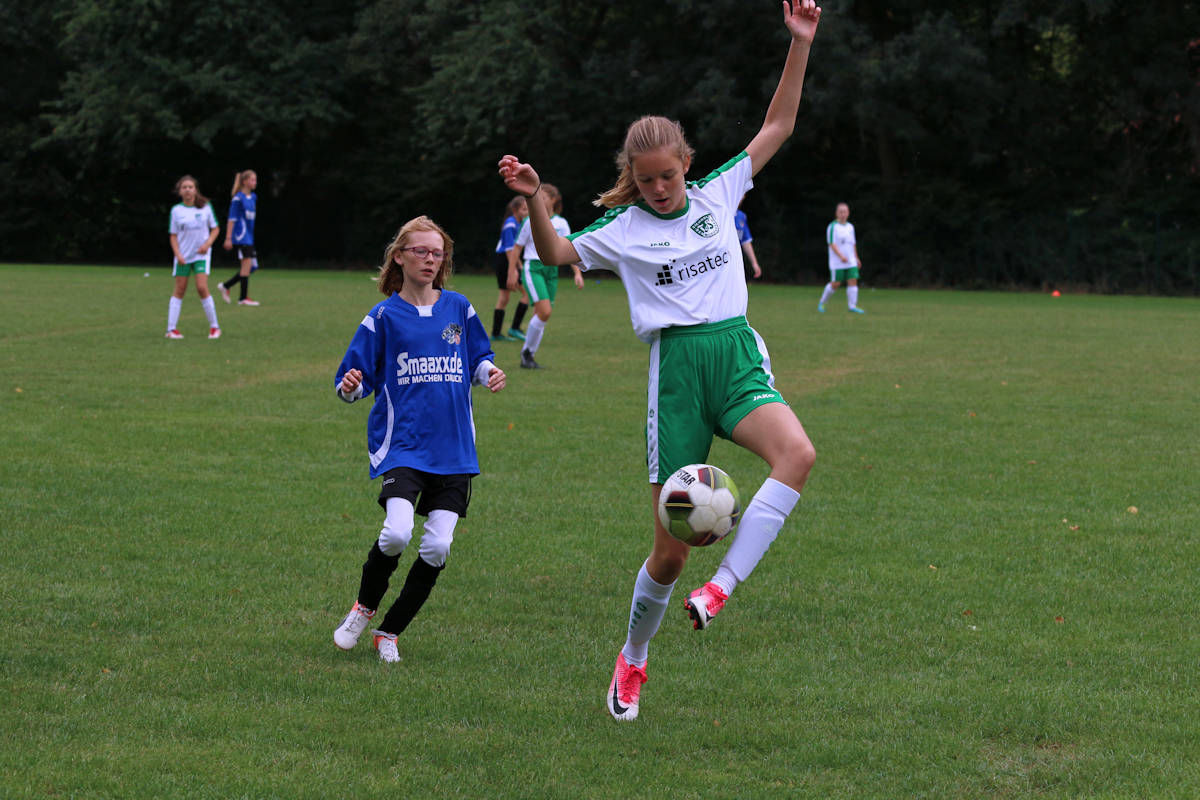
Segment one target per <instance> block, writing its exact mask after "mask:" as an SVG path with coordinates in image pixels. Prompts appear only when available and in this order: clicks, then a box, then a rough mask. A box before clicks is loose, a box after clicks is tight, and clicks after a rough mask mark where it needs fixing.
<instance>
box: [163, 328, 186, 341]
mask: <svg viewBox="0 0 1200 800" xmlns="http://www.w3.org/2000/svg"><path fill="white" fill-rule="evenodd" d="M167 338H168V339H182V338H183V334H182V333H180V332H179V329H178V328H172V329H171V330H169V331H167Z"/></svg>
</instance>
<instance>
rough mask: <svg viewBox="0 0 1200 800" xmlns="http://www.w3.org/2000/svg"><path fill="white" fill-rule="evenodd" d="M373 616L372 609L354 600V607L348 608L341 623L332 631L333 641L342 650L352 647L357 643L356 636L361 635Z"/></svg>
mask: <svg viewBox="0 0 1200 800" xmlns="http://www.w3.org/2000/svg"><path fill="white" fill-rule="evenodd" d="M374 616H375V612H374V611H372V610H370V609H369V608H363V606H362V605H360V604H359V603H357V602H355V604H354V608H352V609H350V613H349V614H347V615H346V618H345V619H344V620H342V624H341V625H339V626H338V628H337V630H336V631H334V632H333V643H334V644H336V645H337V646H338V647H340V648H342V649H343V650H350V649H352V648H353V647H354V645H356V644H358V637H360V636H362V632H363V631H365V630H366V629H367V626H368V625H370V624H371V618H372V617H374Z"/></svg>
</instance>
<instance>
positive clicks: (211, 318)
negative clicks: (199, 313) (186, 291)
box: [200, 294, 221, 328]
mask: <svg viewBox="0 0 1200 800" xmlns="http://www.w3.org/2000/svg"><path fill="white" fill-rule="evenodd" d="M200 307H201V308H203V309H204V316H206V317H208V327H210V328H219V327H221V326H220V325H218V324H217V304H216V303H214V302H213V296H212V295H211V294H210V295H209V296H208V297H206V298H204V299H203V300H201V301H200Z"/></svg>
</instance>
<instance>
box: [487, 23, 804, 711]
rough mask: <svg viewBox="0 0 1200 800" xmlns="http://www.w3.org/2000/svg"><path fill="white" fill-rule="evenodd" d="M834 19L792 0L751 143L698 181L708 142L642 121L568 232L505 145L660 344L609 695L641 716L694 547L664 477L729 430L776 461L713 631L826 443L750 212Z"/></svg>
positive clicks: (538, 213) (516, 179)
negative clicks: (755, 300) (742, 223)
mask: <svg viewBox="0 0 1200 800" xmlns="http://www.w3.org/2000/svg"><path fill="white" fill-rule="evenodd" d="M820 17H821V9H820V8H818V7H817V6H816V5H815V4H814V3H813V0H785V2H784V3H783V20H784V25H785V26H786V28H787V30H788V33H789V34H790V36H791V45H790V49H789V50H788V55H787V60H786V62H785V63H784V67H783V75H782V77H781V78H780V81H779V85H778V87H777V88H776V90H775V95H774V97H773V98H772V99H771V103H770V106H769V107H768V108H767V115H766V119H765V120H764V121H763V125H762V127H761V128H760V129H759V131H758V133H757V134H756V135H755V136H754V138H753V139H752V140H751V141H750V143H749V144H748V145H746V149H745V150H743V151H742V152H740V153H738V154H737V155H735V156H734V157H733V158H731V159H730V160H729V161H727V162H726V163H725V164H723V165H722V166H720V167H719V168H717V169H716V170H714V171H713V172H711V173H710V174H708V175H707V176H705V177H704V178H702V179H701V180H698V181H693V182H685V176H686V175H687V172H688V170H689V168H690V167H691V165H692V148H691V147H690V146H689V145H688V143H687V140H686V139H685V138H684V136H683V131H682V129H681V128H680V126H679V124H678V123H676V122H672V121H671V120H668V119H665V118H663V117H643V118H641V119H639V120H637V121H636V122H634V123H633V124H632V125H631V126H630V128H629V130H628V132H627V133H626V136H625V145H624V148H623V149H622V150H621V152H620V154H619V155H618V157H617V166H618V169H619V171H620V174H619V177H618V179H617V183H616V185H615V186H614V187H613V188H612V189H610V190H609V191H607V192H605V193H604V194H603V195H601V196H600V198H599V200H598V201H597V204H598V205H602V206H604V207H607V208H608V209H609V210H608V213H606V214H605V215H604V216H603V217H601V218H600V219H598V220H596V222H594V223H593V224H591V225H590V226H588V227H586V228H584V229H583V230H581V231H579V232H577V233H574V234H571V235H570V236H566V237H564V236H559V235H558V234H557V233H556V232H555V230H554V228H553V226H552V224H551V221H550V215H549V213H548V211H547V209H546V203H545V200H544V199H543V197H542V193H541V192H540V191H539V190H540V188H541V179H540V178H539V176H538V173H537V172H536V171H535V170H534V168H533V167H532V166H530V165H529V164H526V163H522V162H521V161H520V160H518V159H517V157H516V156H513V155H506V156H504V157H503V158H501V159H500V164H499V167H500V175H501V176H502V177H503V178H504V181H505V183H506V184H507V185H508V187H509V188H510V189H512V190H513V191H515V192H519V193H520V194H523V195H525V196H526V197H528V198H529V224H530V225H531V229H532V231H533V238H534V241H535V242H536V244H537V250H538V253H539V254H540V257H541V260H542V261H543V262H544V263H546V264H572V263H575V262H577V261H581V262H582V263H583V268H584V269H608V270H612V271H614V272H616V273H617V274H618V275H619V276H620V277H621V281H622V283H623V284H624V286H625V291H626V293H627V295H628V298H629V312H630V317H631V319H632V321H633V329H634V331H635V332H636V333H637V335H638V337H639V338H641V339H642V340H643V341H646V342H648V343H649V345H650V373H649V384H648V391H647V398H648V402H647V411H646V459H647V463H648V465H649V479H650V498H649V499H650V505H649V507H648V508H647V511H649V512H650V516H651V518H652V519H653V521H654V546H653V548H652V550H651V552H650V556H649V558H647V559H646V561H645V563H644V564H643V565H642V567H641V569H640V570H639V571H638V575H637V579H636V580H635V582H634V588H633V601H632V603H631V607H630V614H629V624H628V628H627V636H626V640H625V644H624V646H623V647H622V649H621V652H620V653H619V654H618V655H617V661H616V667H615V668H614V670H613V676H612V681H611V682H610V683H609V689H608V694H607V697H606V705H607V707H608V711H609V713H610V714H612V716H613V717H614V718H616V719H618V720H632V719H635V718H636V717H637V715H638V708H639V704H640V698H641V687H642V684H643V683H645V681H646V661H647V658H648V647H649V642H650V639H651V638H652V637H653V636H654V634H655V633H656V632H657V630H658V627H659V624H660V623H661V622H662V618H663V615H664V613H665V611H666V608H667V603H668V600H669V599H670V596H671V591H672V589H673V588H674V586H675V580H676V579H677V578H678V577H679V575H680V573H681V572H682V571H683V567H684V564H685V562H686V561H687V557H688V553H689V549H690V548H689V547H688V545H686V544H684V543H683V542H681V541H679V540H678V539H675V538H674V537H672V536H671V535H670V534H669V533H668V532H667V530H666V529H665V528H664V527H663V526H662V523H661V522H659V520H658V516H657V514H655V508H656V507H657V504H658V496H659V493H660V492H661V490H662V483H663V481H664V480H665V479H666V478H667V477H669V476H670V475H671V473H672V472H674V471H675V470H676V469H677V468H679V467H682V466H685V465H687V464H692V463H699V462H704V461H705V460H706V459H707V457H708V452H709V448H710V446H711V444H712V437H713V435H717V436H721V437H722V438H725V439H730V440H732V441H733V442H735V443H737V444H739V445H741V446H742V447H745V448H746V449H748V450H750V451H752V452H754V453H756V454H758V455H759V456H761V457H762V458H763V459H764V460H765V461H766V462H767V463H768V464H769V465H770V468H771V472H770V476H769V477H768V478H767V480H766V481H765V482H764V483H763V485H762V487H761V488H760V489H759V490H758V492H757V493H756V494H755V495H754V498H753V500H752V501H751V502H750V503H749V504H748V505H747V507H746V510H745V512H744V513H743V515H742V518H741V522H740V523H739V527H738V530H737V534H736V536H735V537H734V540H733V543H732V544H731V545H730V547H729V550H728V552H727V554H726V556H725V558H724V560H723V561H722V562H721V565H720V567H719V568H718V569H717V572H716V574H715V575H714V576H713V578H712V580H710V581H708V582H706V583H705V584H704V585H703V586H701V587H700V588H699V589H696V590H695V591H693V592H692V593H691V594H690V595H689V596H688V598H687V601H686V603H685V608H686V609H687V612H688V614H689V616H690V617H691V619H692V623H693V625H694V627H695V628H696V629H697V630H699V629H702V628H704V627H706V626H707V625H708V624H709V623H710V622H711V621H712V619H713V617H715V616H716V614H717V612H719V611H720V610H721V608H722V607H723V606H724V604H725V602H726V600H727V599H728V598H729V595H730V594H732V593H733V590H734V589H735V588H736V587H737V586H738V584H739V583H741V582H742V581H744V580H746V578H748V577H749V576H750V573H751V572H752V571H753V570H754V568H755V566H756V565H757V564H758V561H759V559H761V558H762V556H763V555H764V554H765V553H766V551H767V548H768V547H769V546H770V545H771V542H772V541H774V539H775V537H776V535H777V534H778V533H779V531H780V529H781V528H782V527H783V524H784V521H785V520H786V519H787V516H788V514H789V513H791V511H792V508H793V507H794V506H795V504H796V502H797V500H799V498H800V490H801V489H802V488H803V486H804V483H805V481H806V480H807V479H808V474H809V471H810V470H811V469H812V466H813V462H814V459H815V457H816V456H815V452H814V450H813V446H812V443H811V442H810V441H809V439H808V435H807V434H806V433H805V432H804V428H803V427H802V426H801V424H800V422H799V420H797V419H796V415H795V414H793V413H792V410H791V409H790V408H789V407H788V405H787V404H786V402H785V401H784V399H783V397H782V396H781V395H780V394H779V392H778V391H776V389H775V388H774V377H773V376H772V374H771V362H770V358H769V357H768V355H767V349H766V346H765V345H764V343H763V340H762V338H761V337H760V336H759V335H758V334H757V333H756V332H755V331H754V329H753V328H751V327H750V326H749V324H748V323H747V321H746V306H747V291H746V277H745V271H744V267H743V264H742V252H741V247H740V245H739V243H738V235H737V228H736V226H735V224H734V213H735V212H736V211H737V207H738V202H739V201H740V200H741V198H742V195H743V194H744V193H745V192H746V191H747V190H748V189H750V188H751V186H753V177H754V175H756V174H757V173H758V172H759V170H761V169H762V168H763V167H764V166H765V165H766V163H767V162H768V161H770V160H771V157H772V156H774V155H775V153H776V152H777V151H778V150H779V148H780V146H781V145H782V144H783V142H784V141H785V140H786V139H787V138H788V137H789V136H790V135H791V133H792V130H793V128H794V127H795V123H796V113H797V111H798V108H799V103H800V91H801V88H802V86H803V83H804V71H805V66H806V64H807V62H808V52H809V47H810V46H811V44H812V40H813V36H814V35H815V34H816V30H817V23H818V21H819V20H820Z"/></svg>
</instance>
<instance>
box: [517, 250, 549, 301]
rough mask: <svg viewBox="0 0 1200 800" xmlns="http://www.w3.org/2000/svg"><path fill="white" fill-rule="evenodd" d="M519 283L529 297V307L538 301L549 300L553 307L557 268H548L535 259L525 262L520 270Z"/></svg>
mask: <svg viewBox="0 0 1200 800" xmlns="http://www.w3.org/2000/svg"><path fill="white" fill-rule="evenodd" d="M521 281H522V282H523V283H524V284H525V291H526V293H527V294H528V295H529V305H533V304H534V303H536V302H537V301H539V300H549V301H550V305H554V298H555V297H557V296H558V267H549V266H546V265H545V264H543V263H542V262H541V261H538V260H537V259H536V258H535V259H533V260H531V261H526V262H525V267H524V269H522V270H521Z"/></svg>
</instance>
